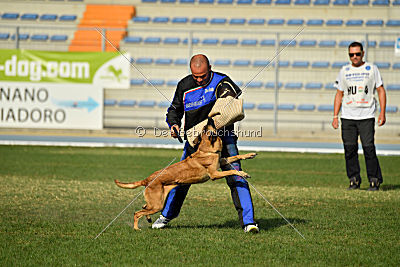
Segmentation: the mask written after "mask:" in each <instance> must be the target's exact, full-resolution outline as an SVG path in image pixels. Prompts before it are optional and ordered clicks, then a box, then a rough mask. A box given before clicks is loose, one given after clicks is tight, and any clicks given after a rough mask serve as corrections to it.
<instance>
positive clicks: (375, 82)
mask: <svg viewBox="0 0 400 267" xmlns="http://www.w3.org/2000/svg"><path fill="white" fill-rule="evenodd" d="M382 85H383V82H382V78H381V74H380V73H379V70H378V67H377V66H375V65H374V64H371V63H368V62H365V63H364V64H363V65H361V66H359V67H354V66H352V65H351V64H348V65H346V66H343V67H342V69H341V70H340V72H339V75H338V77H337V78H336V82H335V87H336V88H337V89H338V90H340V91H342V92H343V100H342V114H341V117H342V118H343V119H350V120H364V119H369V118H375V111H376V99H375V91H376V88H377V87H380V86H382Z"/></svg>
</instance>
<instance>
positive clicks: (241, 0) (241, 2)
mask: <svg viewBox="0 0 400 267" xmlns="http://www.w3.org/2000/svg"><path fill="white" fill-rule="evenodd" d="M252 3H253V0H238V1H237V2H236V4H238V5H251V4H252Z"/></svg>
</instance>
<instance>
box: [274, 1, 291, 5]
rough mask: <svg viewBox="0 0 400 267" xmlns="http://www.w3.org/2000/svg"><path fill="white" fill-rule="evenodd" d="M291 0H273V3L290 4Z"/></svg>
mask: <svg viewBox="0 0 400 267" xmlns="http://www.w3.org/2000/svg"><path fill="white" fill-rule="evenodd" d="M291 2H292V1H291V0H275V5H290V3H291Z"/></svg>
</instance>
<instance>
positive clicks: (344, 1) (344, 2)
mask: <svg viewBox="0 0 400 267" xmlns="http://www.w3.org/2000/svg"><path fill="white" fill-rule="evenodd" d="M349 2H350V1H349V0H335V1H334V2H333V5H334V6H348V5H349Z"/></svg>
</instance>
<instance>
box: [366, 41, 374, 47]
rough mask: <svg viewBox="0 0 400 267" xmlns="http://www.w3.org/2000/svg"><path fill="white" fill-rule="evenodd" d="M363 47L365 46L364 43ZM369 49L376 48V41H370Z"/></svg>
mask: <svg viewBox="0 0 400 267" xmlns="http://www.w3.org/2000/svg"><path fill="white" fill-rule="evenodd" d="M363 45H365V44H364V42H363ZM368 47H376V41H368Z"/></svg>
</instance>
